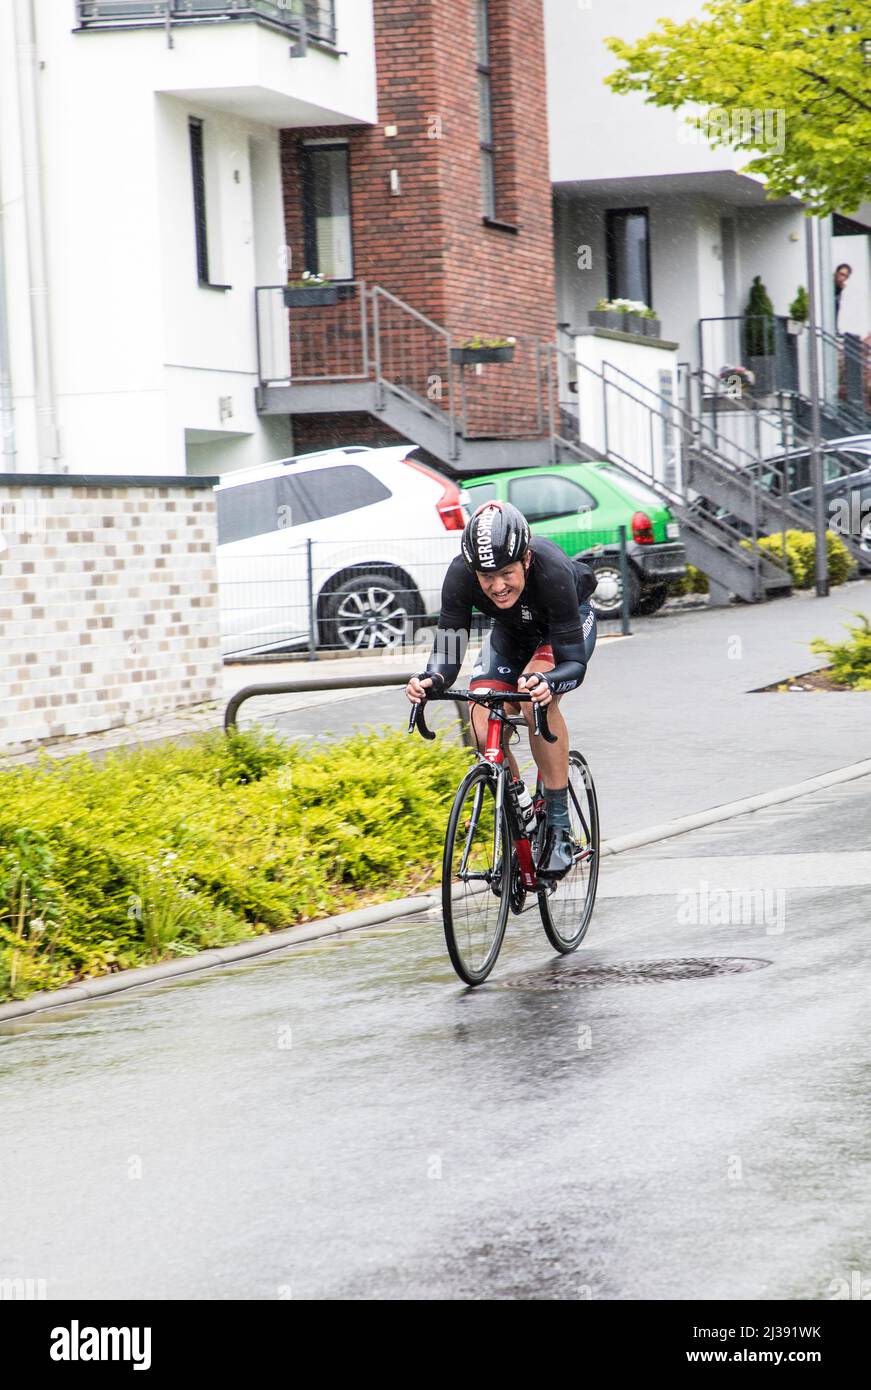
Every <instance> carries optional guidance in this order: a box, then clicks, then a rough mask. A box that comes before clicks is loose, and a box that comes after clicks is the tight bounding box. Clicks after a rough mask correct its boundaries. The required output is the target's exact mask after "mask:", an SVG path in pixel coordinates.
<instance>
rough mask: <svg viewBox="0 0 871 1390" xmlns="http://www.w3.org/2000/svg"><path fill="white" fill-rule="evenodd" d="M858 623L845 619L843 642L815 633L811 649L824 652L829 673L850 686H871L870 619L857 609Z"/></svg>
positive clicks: (855, 688) (863, 688)
mask: <svg viewBox="0 0 871 1390" xmlns="http://www.w3.org/2000/svg"><path fill="white" fill-rule="evenodd" d="M856 617H857V618H858V619H859V621H858V623H845V624H844V626H845V627H846V629H847V631H848V632H849V633H850V637H849V638H848V639H847V640H846V641H844V642H827V641H826V639H825V638H824V637H816V638H814V640H813V642H811V651H814V652H817V653H818V654H820V655H822V656H827V657H828V658H829V660H830V662H831V664H832V675H833V676H834V677H835V679H836V680H837V681H840V683H841V684H842V685H849V686H851V687H852V689H853V690H871V622H869V620H868V615H867V614H866V613H857V614H856Z"/></svg>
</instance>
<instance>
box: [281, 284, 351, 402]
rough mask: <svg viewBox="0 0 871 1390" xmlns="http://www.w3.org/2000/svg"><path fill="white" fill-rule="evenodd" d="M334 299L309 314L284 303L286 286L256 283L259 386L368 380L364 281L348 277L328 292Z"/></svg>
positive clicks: (309, 311)
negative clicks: (333, 301) (331, 302)
mask: <svg viewBox="0 0 871 1390" xmlns="http://www.w3.org/2000/svg"><path fill="white" fill-rule="evenodd" d="M329 292H330V293H332V294H334V295H335V296H336V299H335V303H333V304H326V305H322V306H321V307H320V308H319V309H318V312H317V313H314V314H313V313H312V311H311V308H310V307H309V306H307V305H300V304H290V305H289V304H288V303H287V302H286V299H287V296H288V293H289V292H288V287H287V286H286V285H258V287H257V290H256V293H255V300H254V307H255V318H256V325H257V352H258V370H259V376H260V384H261V385H262V386H289V385H290V384H291V382H293V383H294V384H295V385H306V384H308V383H310V382H315V381H359V380H368V379H369V375H370V371H369V367H370V363H369V334H368V330H367V310H366V284H365V281H363V280H350V281H348V282H347V283H343V284H342V285H340V286H337V287H335V288H334V289H331V290H330V291H329Z"/></svg>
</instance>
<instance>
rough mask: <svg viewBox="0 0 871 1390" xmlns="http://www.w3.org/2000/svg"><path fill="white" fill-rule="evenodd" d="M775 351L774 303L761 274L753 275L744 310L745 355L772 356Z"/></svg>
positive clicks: (747, 356) (746, 356)
mask: <svg viewBox="0 0 871 1390" xmlns="http://www.w3.org/2000/svg"><path fill="white" fill-rule="evenodd" d="M773 352H774V305H773V304H772V303H771V300H770V299H769V297H768V291H767V289H766V288H765V286H764V285H763V283H762V277H761V276H760V275H754V276H753V284H752V285H751V286H750V294H749V296H748V299H747V306H746V308H745V310H744V356H745V358H746V359H748V360H749V358H751V357H770V356H771V355H772V353H773Z"/></svg>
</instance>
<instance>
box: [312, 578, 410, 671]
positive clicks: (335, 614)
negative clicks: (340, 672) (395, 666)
mask: <svg viewBox="0 0 871 1390" xmlns="http://www.w3.org/2000/svg"><path fill="white" fill-rule="evenodd" d="M422 613H423V604H422V603H421V598H420V594H419V593H418V592H417V589H415V588H414V587H413V586H412V587H409V583H408V580H407V579H406V578H405V577H404V576H403V575H398V574H397V575H391V574H388V573H383V572H381V573H364V574H356V575H354V576H353V578H351V579H347V580H345V583H344V584H341V585H339V587H338V588H336V589H333V590H332V592H331V593H329V594H327V595H326V596H325V597H324V600H323V606H322V618H321V621H320V623H319V631H320V640H321V644H322V645H323V646H327V647H344V648H345V649H346V650H347V651H351V652H356V651H372V650H380V649H381V648H383V647H389V646H391V645H392V644H394V643H401V642H404V641H405V640H406V639H407V637H408V636H409V633H408V623H409V620H410V619H412V618H417V617H420V616H421V615H422Z"/></svg>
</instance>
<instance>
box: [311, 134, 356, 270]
mask: <svg viewBox="0 0 871 1390" xmlns="http://www.w3.org/2000/svg"><path fill="white" fill-rule="evenodd" d="M330 150H343V151H344V153H345V169H346V174H347V183H348V229H349V238H348V240H349V244H350V249H351V273H350V275H343V276H335V277H334V278H333V279H332V283H333V284H336V285H347V284H350V283H351V281H352V280H353V279H354V192H353V187H352V180H351V142H350V140H327V141H314V140H311V141H306V140H303V141H301V142H300V147H299V167H300V188H301V190H302V221H303V240H304V242H305V265H304V266H303V270H308V271H311V273H312V274H313V275H319V274H320V264H319V261H320V257H319V256H318V234H317V221H316V215H315V197H314V181H315V174H314V165H313V160H312V156H313V155H316V154H319V153H321V152H322V151H323V152H324V153H328V152H329V151H330Z"/></svg>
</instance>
